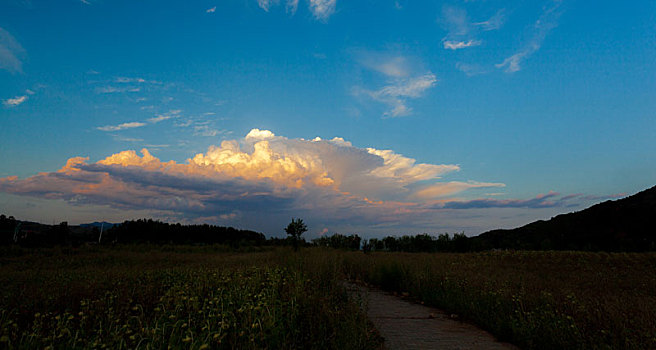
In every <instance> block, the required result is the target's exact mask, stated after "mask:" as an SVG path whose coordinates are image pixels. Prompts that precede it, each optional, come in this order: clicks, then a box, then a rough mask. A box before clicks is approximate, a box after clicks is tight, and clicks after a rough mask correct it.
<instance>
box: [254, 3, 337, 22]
mask: <svg viewBox="0 0 656 350" xmlns="http://www.w3.org/2000/svg"><path fill="white" fill-rule="evenodd" d="M278 4H279V1H278V0H257V5H258V6H259V7H260V8H261V9H262V10H264V11H266V12H269V10H270V9H271V8H272V7H274V6H277V5H278ZM336 6H337V0H309V3H308V10H309V11H310V12H311V13H312V15H313V16H314V18H315V19H317V20H319V21H324V22H325V21H327V20H328V18H330V16H332V14H333V13H335V8H336ZM297 9H298V0H287V1H286V2H285V11H287V12H288V13H291V14H292V15H293V14H295V13H296V10H297Z"/></svg>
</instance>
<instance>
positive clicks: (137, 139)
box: [112, 135, 143, 142]
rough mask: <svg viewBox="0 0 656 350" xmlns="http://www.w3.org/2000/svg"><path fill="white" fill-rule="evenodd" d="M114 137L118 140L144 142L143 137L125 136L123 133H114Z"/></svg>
mask: <svg viewBox="0 0 656 350" xmlns="http://www.w3.org/2000/svg"><path fill="white" fill-rule="evenodd" d="M112 138H113V139H114V140H116V141H123V142H143V139H139V138H134V137H123V136H121V135H112Z"/></svg>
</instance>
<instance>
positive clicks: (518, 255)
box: [343, 251, 656, 349]
mask: <svg viewBox="0 0 656 350" xmlns="http://www.w3.org/2000/svg"><path fill="white" fill-rule="evenodd" d="M343 256H344V269H345V271H346V273H347V275H348V276H350V278H352V279H358V280H362V281H365V282H367V283H370V284H374V285H377V286H380V287H382V288H383V289H385V290H388V291H393V292H398V293H409V294H410V295H411V296H412V297H413V298H415V299H416V300H418V301H421V302H424V303H426V304H429V305H432V306H436V307H439V308H442V309H445V310H447V311H449V312H450V313H454V314H457V315H459V317H460V318H464V319H468V320H470V321H473V322H474V323H476V324H478V325H480V326H482V327H483V328H486V329H487V330H489V331H491V332H492V333H493V334H494V335H496V336H497V337H499V338H500V339H502V340H506V341H509V342H511V343H514V344H516V345H519V346H520V347H522V348H526V349H586V348H590V349H654V348H656V297H655V296H656V275H654V271H656V254H654V253H588V252H529V251H495V252H484V253H464V254H455V253H437V254H424V253H420V254H410V253H376V252H374V253H370V254H362V253H355V252H353V253H349V252H345V253H343Z"/></svg>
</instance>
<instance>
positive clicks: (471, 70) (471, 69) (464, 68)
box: [456, 62, 486, 77]
mask: <svg viewBox="0 0 656 350" xmlns="http://www.w3.org/2000/svg"><path fill="white" fill-rule="evenodd" d="M456 69H457V70H459V71H461V72H463V73H465V74H466V75H467V76H468V77H473V76H475V75H480V74H485V72H486V70H485V69H484V68H483V67H482V66H481V65H480V64H470V63H463V62H458V63H456Z"/></svg>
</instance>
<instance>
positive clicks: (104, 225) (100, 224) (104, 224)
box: [80, 221, 118, 229]
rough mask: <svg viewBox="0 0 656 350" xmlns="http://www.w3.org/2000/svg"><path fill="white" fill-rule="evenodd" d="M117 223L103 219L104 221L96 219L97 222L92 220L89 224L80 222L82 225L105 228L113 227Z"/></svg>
mask: <svg viewBox="0 0 656 350" xmlns="http://www.w3.org/2000/svg"><path fill="white" fill-rule="evenodd" d="M116 225H118V224H112V223H111V222H107V221H103V222H98V221H95V222H91V223H88V224H80V227H97V228H101V227H102V228H104V229H109V228H112V227H114V226H116Z"/></svg>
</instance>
